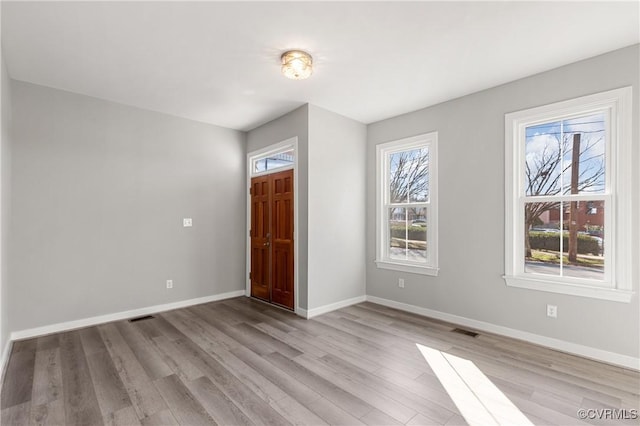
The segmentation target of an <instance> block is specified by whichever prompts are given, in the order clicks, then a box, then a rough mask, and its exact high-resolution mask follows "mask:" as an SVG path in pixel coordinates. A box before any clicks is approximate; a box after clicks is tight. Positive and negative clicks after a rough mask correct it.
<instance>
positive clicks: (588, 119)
mask: <svg viewBox="0 0 640 426" xmlns="http://www.w3.org/2000/svg"><path fill="white" fill-rule="evenodd" d="M604 124H605V123H604V114H602V113H600V114H594V115H588V116H583V117H579V118H572V119H571V120H564V121H563V126H562V127H563V132H564V134H563V137H564V140H565V144H564V145H565V155H564V164H563V169H564V170H565V171H564V173H563V178H562V191H563V193H565V194H584V193H599V194H601V193H603V192H604V172H605V161H604V160H605V127H604ZM574 162H575V165H576V166H577V169H576V170H575V171H574V170H573V167H574V164H573V163H574Z"/></svg>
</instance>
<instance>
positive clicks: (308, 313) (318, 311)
mask: <svg viewBox="0 0 640 426" xmlns="http://www.w3.org/2000/svg"><path fill="white" fill-rule="evenodd" d="M366 300H367V296H357V297H352V298H351V299H345V300H341V301H339V302H335V303H330V304H328V305H324V306H319V307H317V308H313V309H309V310H305V315H304V317H305V318H307V319H309V318H313V317H317V316H318V315H322V314H326V313H327V312H331V311H336V310H338V309H342V308H346V307H347V306H351V305H356V304H358V303H362V302H365V301H366Z"/></svg>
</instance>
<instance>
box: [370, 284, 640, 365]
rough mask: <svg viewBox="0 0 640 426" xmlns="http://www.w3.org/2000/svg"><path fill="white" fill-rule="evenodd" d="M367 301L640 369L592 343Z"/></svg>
mask: <svg viewBox="0 0 640 426" xmlns="http://www.w3.org/2000/svg"><path fill="white" fill-rule="evenodd" d="M367 301H368V302H371V303H377V304H378V305H383V306H388V307H390V308H394V309H399V310H401V311H405V312H411V313H414V314H418V315H422V316H425V317H430V318H435V319H439V320H442V321H447V322H450V323H452V324H457V325H463V326H466V327H471V328H475V329H477V330H481V331H486V332H489V333H494V334H498V335H501V336H506V337H511V338H514V339H519V340H524V341H525V342H529V343H534V344H536V345H540V346H545V347H547V348H550V349H555V350H558V351H561V352H566V353H569V354H573V355H578V356H581V357H584V358H590V359H593V360H596V361H601V362H606V363H608V364H614V365H618V366H622V367H625V368H629V369H632V370H637V371H640V358H635V357H632V356H629V355H622V354H619V353H615V352H609V351H604V350H602V349H597V348H592V347H591V346H584V345H580V344H577V343H571V342H567V341H565V340H560V339H555V338H553V337H547V336H541V335H539V334H534V333H529V332H527V331H522V330H516V329H513V328H509V327H504V326H501V325H496V324H492V323H489V322H484V321H478V320H474V319H471V318H466V317H461V316H459V315H453V314H448V313H445V312H440V311H436V310H433V309H428V308H422V307H420V306H415V305H410V304H408V303H402V302H396V301H395V300H389V299H383V298H380V297H375V296H367Z"/></svg>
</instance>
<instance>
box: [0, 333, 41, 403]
mask: <svg viewBox="0 0 640 426" xmlns="http://www.w3.org/2000/svg"><path fill="white" fill-rule="evenodd" d="M36 348H37V342H36V339H31V340H29V341H21V342H15V343H14V344H13V350H12V352H11V356H10V357H9V362H8V364H7V370H6V373H5V378H4V387H3V392H2V399H1V400H0V408H1V409H3V410H4V409H6V408H9V407H13V406H14V405H20V404H23V403H25V402H29V401H31V394H32V390H33V375H34V369H35V362H36ZM6 389H11V392H7V391H6Z"/></svg>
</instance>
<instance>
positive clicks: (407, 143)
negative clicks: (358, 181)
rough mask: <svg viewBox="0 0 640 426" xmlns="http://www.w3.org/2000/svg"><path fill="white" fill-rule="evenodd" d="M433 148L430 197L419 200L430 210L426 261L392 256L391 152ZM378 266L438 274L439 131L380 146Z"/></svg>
mask: <svg viewBox="0 0 640 426" xmlns="http://www.w3.org/2000/svg"><path fill="white" fill-rule="evenodd" d="M422 147H428V149H429V200H428V201H427V202H426V203H423V202H421V203H418V204H420V207H425V208H426V210H427V259H426V263H422V262H412V261H410V260H406V261H403V260H398V259H391V258H390V256H389V250H388V249H389V248H388V239H389V218H388V215H389V209H388V207H389V204H390V203H389V163H388V158H389V155H390V154H393V153H395V152H401V151H408V150H411V149H416V148H422ZM375 262H376V266H377V267H378V268H382V269H391V270H394V271H401V272H408V273H413V274H422V275H431V276H437V275H438V132H431V133H427V134H422V135H417V136H412V137H409V138H405V139H400V140H396V141H392V142H386V143H382V144H379V145H377V146H376V261H375Z"/></svg>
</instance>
